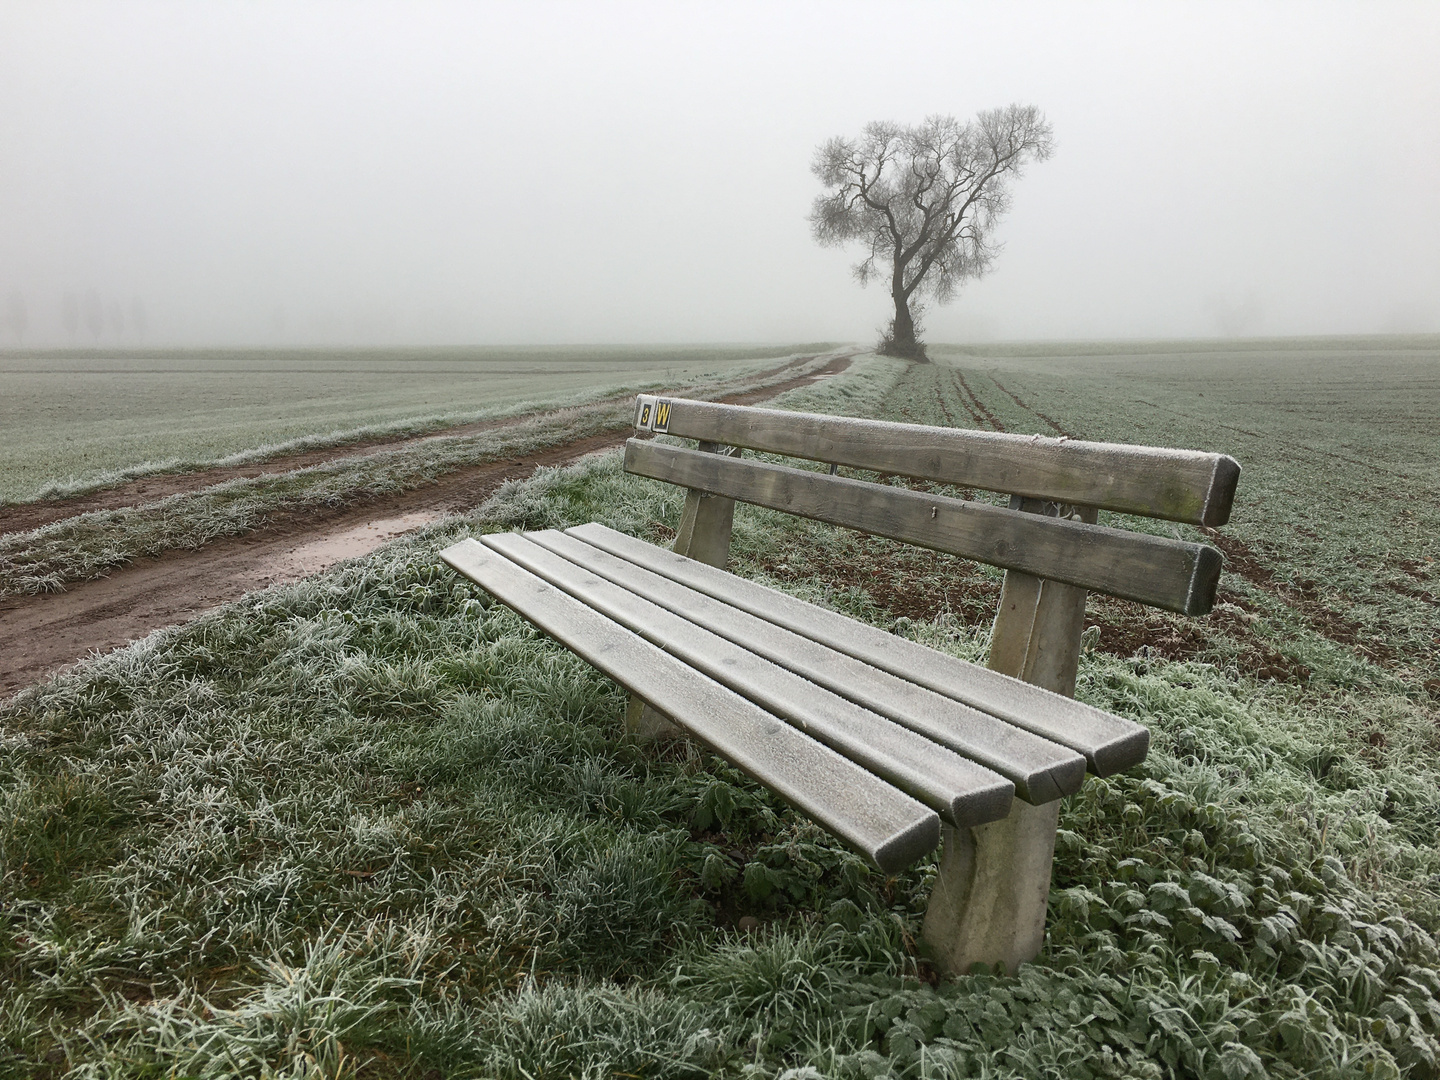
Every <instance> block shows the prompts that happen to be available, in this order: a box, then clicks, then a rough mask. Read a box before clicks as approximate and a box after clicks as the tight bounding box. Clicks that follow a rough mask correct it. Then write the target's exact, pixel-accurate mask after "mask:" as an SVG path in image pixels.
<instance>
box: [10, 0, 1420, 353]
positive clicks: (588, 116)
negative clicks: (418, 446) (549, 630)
mask: <svg viewBox="0 0 1440 1080" xmlns="http://www.w3.org/2000/svg"><path fill="white" fill-rule="evenodd" d="M1437 58H1440V4H1436V3H1433V2H1430V3H1414V4H1399V3H1396V4H1384V3H1359V2H1356V3H1347V4H1325V3H1316V2H1305V3H1296V4H1282V3H1273V4H1255V3H1243V4H1231V5H1227V4H1217V3H1197V4H1182V3H1164V4H1159V3H1133V4H1094V3H1085V4H1080V3H1073V4H1063V5H1062V4H1053V5H1051V4H1024V3H1019V4H1017V3H997V4H963V3H958V2H949V3H937V4H924V3H911V4H903V3H889V2H887V3H880V2H877V0H866V2H862V3H854V4H846V3H837V2H833V0H831V2H826V3H817V4H799V3H796V4H776V3H769V4H754V5H750V4H743V3H733V2H730V3H724V4H720V3H716V4H679V3H674V2H667V3H654V4H643V3H636V4H625V3H551V4H547V3H525V4H519V3H516V4H488V5H487V4H454V5H450V4H442V3H432V4H414V3H398V2H397V3H393V4H362V3H354V2H345V3H336V4H322V3H309V4H306V3H293V2H287V3H274V4H267V3H253V2H252V3H243V4H241V3H229V4H227V3H204V4H196V3H174V4H162V3H145V2H138V0H136V2H127V3H108V4H101V3H95V4H64V3H57V2H55V0H33V2H14V0H0V342H7V341H10V340H13V335H11V334H6V333H5V332H4V323H5V320H6V318H7V315H6V312H7V311H8V310H10V308H11V307H12V306H13V300H14V297H15V296H16V294H17V293H18V295H19V296H20V297H21V298H23V302H24V308H25V311H26V313H27V321H28V324H29V328H28V331H27V333H26V335H25V340H26V342H28V343H55V344H65V343H67V342H68V341H69V340H70V337H69V335H68V334H67V332H66V330H65V328H64V327H65V323H64V319H63V316H62V312H63V309H64V304H65V301H64V297H65V295H66V294H67V293H69V294H71V295H72V296H73V297H74V298H75V300H74V301H73V303H75V304H78V305H79V306H78V311H79V313H80V315H81V329H80V330H79V333H78V336H77V337H76V339H75V340H76V342H77V343H78V344H86V345H88V344H90V343H92V342H98V343H99V344H101V345H112V344H120V343H132V344H133V343H135V342H136V341H137V340H138V334H139V329H140V328H139V324H140V323H141V322H142V321H143V323H144V335H145V337H144V340H145V343H147V344H171V343H174V344H192V343H193V344H199V343H219V344H232V343H233V344H251V343H254V344H271V343H274V344H318V343H359V344H388V343H417V344H442V343H549V342H577V343H579V342H680V341H687V342H689V341H695V342H698V341H776V340H785V341H802V340H820V339H825V340H863V341H869V340H873V338H874V334H875V331H876V329H877V328H878V327H880V326H881V325H882V324H883V323H884V322H885V320H886V318H887V317H888V312H887V297H886V295H885V292H884V291H883V289H882V288H877V287H876V286H875V285H872V286H870V287H869V288H868V289H861V288H860V287H859V286H858V285H856V284H855V283H854V282H853V281H852V279H851V277H850V272H849V267H850V264H851V263H852V262H854V261H855V258H856V257H857V256H856V255H855V253H853V252H846V251H841V250H836V249H827V248H820V247H817V246H816V245H815V243H814V242H813V241H812V240H811V238H810V232H809V225H808V222H807V220H806V216H807V214H808V212H809V209H810V203H811V200H812V199H813V198H814V196H815V195H816V193H817V191H818V187H817V183H816V181H815V180H814V178H813V177H812V176H811V174H810V171H809V165H810V160H811V155H812V153H813V151H814V148H815V146H816V144H818V143H820V142H821V141H822V140H824V139H826V138H828V137H830V136H833V135H841V134H858V132H859V131H860V129H861V127H862V126H863V125H864V124H865V123H867V122H868V121H871V120H877V119H889V120H896V121H900V122H915V121H918V120H920V119H921V118H923V117H924V116H925V115H927V114H930V113H952V114H954V115H955V116H957V117H960V118H962V119H963V118H967V117H970V116H972V115H973V114H974V113H975V112H976V111H977V110H980V109H984V108H991V107H995V106H1001V105H1005V104H1008V103H1010V102H1024V103H1033V104H1035V105H1037V106H1039V107H1040V108H1041V109H1042V110H1044V112H1045V113H1046V115H1047V116H1048V117H1049V119H1050V120H1051V122H1052V124H1053V125H1054V129H1055V137H1056V144H1057V149H1056V153H1055V155H1054V157H1052V158H1051V159H1050V160H1049V161H1047V162H1043V163H1040V164H1038V165H1035V166H1034V167H1032V168H1031V169H1030V171H1029V172H1028V173H1027V174H1026V175H1025V177H1024V178H1023V179H1022V180H1021V181H1020V182H1019V183H1018V184H1017V185H1016V188H1015V192H1014V201H1013V206H1012V209H1011V212H1010V214H1009V216H1008V218H1006V220H1005V221H1004V223H1003V224H1002V225H1001V227H1000V230H999V236H1000V238H1001V239H1002V240H1003V242H1004V243H1005V250H1004V251H1003V253H1002V254H1001V256H1000V258H999V259H998V260H997V262H996V264H995V269H994V270H993V271H992V273H991V274H990V275H989V276H988V277H987V278H985V279H984V280H982V281H979V282H974V283H971V284H969V285H968V286H967V287H966V288H965V289H964V290H963V292H962V294H961V296H960V297H959V299H957V300H956V301H954V302H952V303H951V304H950V305H948V306H946V307H944V308H940V309H936V310H934V311H932V312H931V313H930V314H929V315H928V317H927V320H926V321H927V324H928V326H929V333H928V335H927V336H928V337H929V339H930V340H932V341H963V340H984V339H992V338H1010V339H1027V338H1053V337H1132V336H1208V335H1215V334H1220V333H1222V332H1225V333H1240V334H1308V333H1363V332H1388V331H1401V332H1417V331H1424V332H1429V331H1440V194H1437V192H1440V59H1437ZM96 300H98V301H99V312H101V313H103V319H102V322H103V326H102V327H101V329H100V332H99V334H98V336H96V337H92V336H91V330H90V329H88V328H86V325H85V316H87V315H91V314H94V313H95V312H93V311H91V310H89V309H90V307H91V306H92V305H93V304H94V302H95V301H96ZM137 301H138V304H137Z"/></svg>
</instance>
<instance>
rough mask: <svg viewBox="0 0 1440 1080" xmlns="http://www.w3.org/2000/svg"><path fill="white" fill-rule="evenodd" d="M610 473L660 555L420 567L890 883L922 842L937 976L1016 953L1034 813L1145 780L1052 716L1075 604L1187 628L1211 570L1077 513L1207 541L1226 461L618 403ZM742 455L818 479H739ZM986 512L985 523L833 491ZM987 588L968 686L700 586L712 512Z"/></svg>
mask: <svg viewBox="0 0 1440 1080" xmlns="http://www.w3.org/2000/svg"><path fill="white" fill-rule="evenodd" d="M636 426H637V427H639V428H640V429H642V430H643V431H646V432H657V433H668V434H670V435H672V436H679V437H682V438H688V439H694V440H697V441H698V443H699V448H698V449H688V448H685V447H681V446H674V445H669V444H668V443H665V442H661V441H657V440H654V439H650V438H633V439H631V440H630V441H629V443H628V444H627V446H626V451H625V468H626V470H627V471H628V472H630V473H633V474H636V475H638V476H645V477H650V478H653V479H657V480H665V481H669V482H671V483H675V484H679V485H682V486H684V487H686V488H688V489H689V492H688V494H687V496H686V500H685V508H684V512H683V514H682V517H681V521H680V526H679V530H678V536H677V538H676V541H675V545H674V550H673V551H666V550H664V549H661V548H657V547H654V546H653V545H651V544H648V543H645V542H643V541H641V540H637V539H635V538H633V537H630V536H627V535H625V534H622V533H619V532H615V531H614V530H611V529H608V528H606V527H604V526H602V525H598V524H590V525H583V526H580V527H578V528H574V529H569V530H566V531H565V532H558V531H544V532H533V533H523V534H522V533H510V534H495V535H488V536H483V537H480V538H479V539H468V540H464V541H461V542H460V543H458V544H455V545H454V546H452V547H450V548H447V549H446V550H445V551H444V552H443V553H442V556H441V557H442V558H443V559H444V560H445V561H446V562H447V563H449V564H450V565H451V566H452V567H454V568H455V569H456V570H458V571H459V572H460V573H462V574H464V575H465V576H467V577H469V578H471V579H472V580H474V581H475V582H477V583H478V584H480V585H481V586H483V587H484V588H485V589H486V590H488V591H489V592H491V593H492V594H494V595H495V596H496V597H498V598H499V599H500V600H501V601H502V602H503V603H505V604H507V605H508V606H510V607H512V608H514V609H515V610H516V611H517V612H519V613H520V614H521V615H523V616H525V617H526V618H527V619H529V620H530V621H531V622H533V623H535V624H536V625H537V626H539V627H540V628H541V629H542V630H544V631H545V632H546V633H548V634H550V635H551V636H553V637H554V638H556V639H557V640H559V641H561V642H562V643H564V644H565V645H566V646H568V647H569V648H571V649H573V650H574V651H575V652H576V653H578V654H579V655H580V656H582V657H584V658H585V659H586V660H588V661H589V662H590V663H592V664H594V665H595V666H596V667H598V668H599V669H600V670H602V671H604V672H605V673H606V674H607V675H609V676H610V677H611V678H613V679H615V680H616V681H617V682H619V683H621V684H622V685H624V686H625V687H627V688H628V689H629V690H630V691H631V694H632V700H631V707H630V709H629V710H628V715H627V721H628V723H629V726H630V728H631V730H634V731H638V732H640V733H641V734H657V733H659V732H661V731H663V730H664V729H665V728H666V727H668V726H669V725H671V724H672V723H673V724H674V725H678V726H679V727H680V728H681V729H684V731H686V732H688V733H690V734H692V735H694V736H696V737H698V738H699V739H701V740H702V741H704V742H705V743H707V744H709V745H710V746H711V747H712V748H713V749H714V750H716V751H717V752H718V753H720V754H721V755H723V756H724V757H726V758H727V759H729V760H730V761H732V762H733V763H735V764H736V765H737V766H738V767H740V768H741V769H743V770H745V771H746V772H747V773H749V774H750V775H751V776H753V777H755V778H756V779H757V780H759V781H760V782H761V783H764V784H766V785H767V786H769V787H770V788H771V789H772V790H774V791H775V792H777V793H778V794H779V795H781V796H782V797H784V798H785V799H786V800H788V801H789V802H790V803H791V804H792V805H794V806H795V807H797V808H798V809H799V810H801V811H802V812H804V813H806V814H808V815H809V816H810V817H812V818H813V819H814V820H815V821H817V822H819V823H820V824H822V825H823V826H825V827H826V828H828V829H830V830H831V831H832V832H834V833H835V834H836V835H837V836H839V837H841V838H842V839H844V840H845V841H846V842H848V843H849V844H851V845H853V846H854V847H855V848H856V849H858V850H859V851H861V852H863V853H864V854H865V855H866V856H868V857H869V858H870V859H871V860H872V861H873V862H874V863H875V864H876V865H877V866H879V867H880V868H881V869H883V870H887V871H893V870H895V869H898V868H900V867H903V866H905V865H907V864H909V863H910V862H912V861H913V860H915V859H917V858H919V857H921V856H922V855H925V854H926V853H928V852H930V851H932V850H933V849H934V848H935V847H936V846H938V845H939V844H940V843H941V841H942V838H943V841H944V853H943V855H942V858H941V864H940V873H939V877H938V879H937V882H936V886H935V891H934V894H933V896H932V897H931V901H930V908H929V911H928V913H927V916H926V920H925V925H924V932H923V936H924V939H925V942H926V944H927V945H928V946H929V948H930V949H931V951H932V953H933V955H934V958H935V960H936V962H937V963H938V964H939V965H940V966H941V967H942V968H944V969H946V970H949V971H952V972H963V971H966V970H968V969H969V967H970V966H971V965H972V964H974V963H984V964H994V963H996V962H1002V963H1004V964H1005V965H1006V967H1007V968H1008V969H1010V970H1012V971H1013V970H1014V969H1015V967H1016V966H1018V965H1019V964H1020V963H1023V962H1024V961H1026V960H1029V959H1031V958H1033V957H1034V956H1035V954H1036V953H1037V952H1038V951H1039V949H1040V945H1041V943H1042V940H1043V937H1044V931H1045V907H1046V899H1047V895H1048V892H1049V885H1050V866H1051V859H1052V856H1053V853H1054V846H1055V828H1056V821H1057V819H1058V814H1059V800H1060V799H1061V798H1062V797H1064V796H1065V795H1068V794H1071V793H1073V792H1074V791H1076V790H1077V789H1078V788H1079V787H1080V785H1081V783H1082V781H1083V780H1084V776H1085V773H1086V771H1087V770H1088V771H1090V772H1093V773H1095V774H1097V775H1100V776H1105V775H1107V774H1110V773H1114V772H1117V771H1119V770H1123V769H1126V768H1129V767H1130V766H1132V765H1135V764H1136V763H1138V762H1140V761H1141V760H1143V759H1144V757H1145V753H1146V749H1147V747H1148V744H1149V733H1148V732H1147V731H1146V730H1145V729H1144V728H1142V727H1140V726H1139V725H1137V724H1134V723H1132V722H1130V721H1128V720H1125V719H1122V718H1120V717H1118V716H1113V715H1111V714H1109V713H1106V712H1103V711H1101V710H1099V709H1095V708H1092V707H1091V706H1088V705H1085V704H1082V703H1080V702H1077V701H1075V700H1074V698H1073V694H1074V690H1075V672H1076V666H1077V663H1078V659H1079V654H1080V635H1081V631H1082V629H1083V627H1084V618H1085V598H1086V594H1087V592H1090V591H1096V592H1104V593H1108V594H1110V595H1112V596H1119V597H1124V598H1126V599H1130V600H1136V601H1139V602H1141V603H1144V604H1151V605H1154V606H1156V607H1160V608H1165V609H1168V610H1170V611H1176V612H1183V613H1185V614H1190V615H1198V614H1203V613H1205V612H1207V611H1209V610H1210V608H1211V606H1212V604H1213V603H1214V598H1215V588H1216V583H1217V580H1218V578H1219V573H1220V565H1221V556H1220V553H1219V552H1218V551H1216V550H1215V549H1214V548H1212V547H1208V546H1205V545H1201V544H1194V543H1187V542H1184V541H1181V540H1177V539H1170V538H1166V537H1157V536H1152V535H1149V534H1146V533H1140V532H1132V531H1128V530H1124V529H1119V528H1111V527H1107V526H1102V525H1098V524H1096V517H1097V513H1098V511H1099V510H1102V509H1104V510H1112V511H1120V512H1123V513H1128V514H1141V515H1146V516H1149V517H1157V518H1168V519H1170V520H1172V521H1181V522H1189V523H1192V524H1197V525H1202V524H1203V525H1221V524H1223V523H1224V522H1225V521H1226V520H1227V519H1228V518H1229V513H1230V505H1231V501H1232V498H1233V495H1234V491H1235V483H1236V480H1237V478H1238V476H1239V471H1240V470H1239V466H1238V465H1237V464H1236V463H1235V461H1234V460H1233V459H1231V458H1229V457H1226V456H1224V455H1220V454H1204V453H1195V452H1190V451H1182V450H1168V449H1157V448H1150V447H1138V446H1121V445H1113V444H1104V443H1089V442H1079V441H1074V440H1067V439H1053V438H1042V437H1040V436H1035V437H1026V436H1019V435H1009V434H996V433H990V432H980V431H968V430H959V429H952V428H936V427H922V426H918V425H913V424H895V423H888V422H882V421H876V420H862V419H850V418H844V417H832V416H819V415H812V414H805V413H790V412H780V411H776V410H770V409H755V408H747V407H744V406H734V405H716V404H711V403H708V402H701V401H689V400H683V399H664V398H660V399H657V398H654V397H650V396H647V395H642V396H641V397H640V398H639V400H638V402H637V406H636ZM742 449H750V450H756V451H762V452H766V453H769V454H778V455H787V456H790V457H794V458H801V459H805V460H806V461H809V462H821V463H826V464H829V465H830V466H831V468H830V470H829V472H823V471H816V470H815V469H814V468H813V467H812V468H795V467H791V466H786V465H779V464H772V463H770V462H767V461H758V460H747V459H743V458H741V457H740V456H739V455H740V451H741V450H742ZM840 466H844V467H846V468H849V469H857V470H865V471H868V472H872V473H879V474H882V476H899V477H908V478H912V479H916V480H929V481H937V482H939V483H941V484H953V485H958V486H961V487H965V488H981V489H985V490H989V491H997V492H1004V493H1007V494H1009V495H1010V496H1011V498H1010V505H1009V508H1008V509H1007V508H1003V507H999V506H992V505H989V504H987V503H983V502H977V501H973V500H968V499H962V498H956V497H951V496H948V495H940V494H932V493H929V492H925V491H917V490H911V489H909V488H905V487H898V486H892V485H890V484H887V483H878V482H869V481H866V480H862V479H854V478H851V477H845V476H839V475H836V469H837V468H838V467H840ZM737 500H738V501H741V502H746V503H752V504H755V505H758V506H766V507H772V508H774V509H778V510H784V511H788V512H790V513H793V514H798V515H801V516H803V517H808V518H813V519H817V520H820V521H825V522H831V523H834V524H837V525H843V526H847V527H849V528H852V529H858V530H861V531H863V532H866V533H870V534H873V535H877V536H886V537H891V538H894V539H898V540H903V541H907V542H909V543H912V544H917V545H920V546H922V547H927V548H932V549H935V550H938V551H944V552H951V553H953V554H956V555H960V556H964V557H966V558H970V559H976V560H980V561H983V562H987V563H990V564H992V565H995V566H999V567H1003V568H1004V569H1005V570H1006V575H1005V583H1004V587H1003V590H1002V593H1001V598H1000V608H999V612H998V613H997V615H996V618H995V626H994V632H993V637H992V643H991V648H990V657H989V668H988V669H987V668H982V667H979V666H977V665H974V664H969V663H965V662H964V661H961V660H958V659H955V658H954V657H951V656H948V655H945V654H942V653H939V652H936V651H934V650H932V649H929V648H927V647H925V646H923V645H919V644H917V643H915V642H912V641H909V640H907V639H905V638H902V637H898V636H896V635H893V634H889V633H886V632H884V631H882V630H878V629H875V628H874V627H870V626H867V625H864V624H862V623H859V622H856V621H855V620H852V619H849V618H847V617H845V616H843V615H839V614H837V613H835V612H832V611H828V610H825V609H822V608H819V607H816V606H814V605H811V604H808V603H805V602H803V601H801V600H798V599H796V598H794V597H791V596H788V595H786V594H784V593H780V592H777V591H775V590H772V589H768V588H765V587H764V586H761V585H758V584H756V583H754V582H752V581H748V580H746V579H744V578H740V577H737V576H735V575H732V574H730V573H727V572H726V571H725V570H724V566H725V564H726V562H727V559H728V556H729V547H730V528H731V522H732V520H733V514H734V506H735V502H736V501H737Z"/></svg>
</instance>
